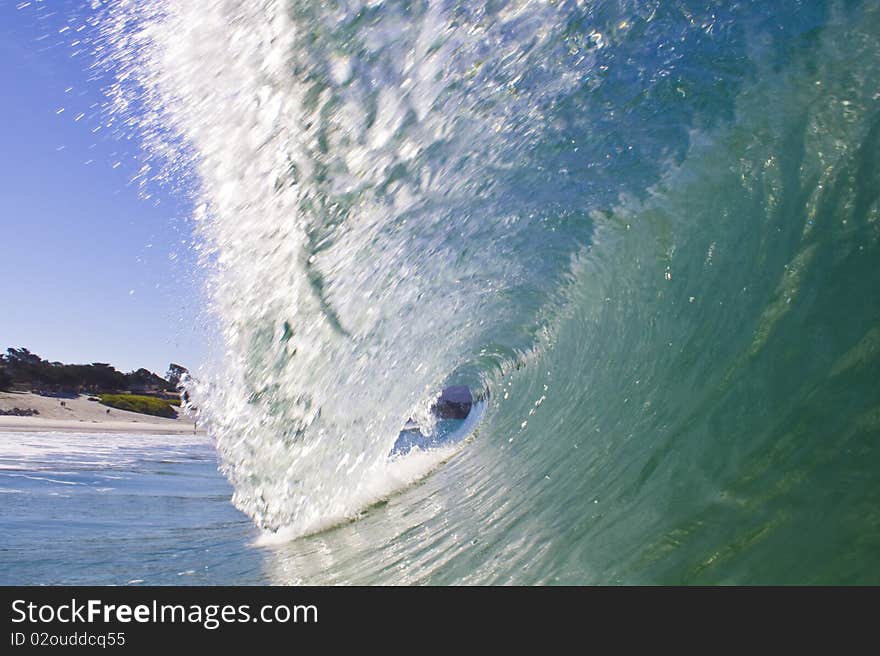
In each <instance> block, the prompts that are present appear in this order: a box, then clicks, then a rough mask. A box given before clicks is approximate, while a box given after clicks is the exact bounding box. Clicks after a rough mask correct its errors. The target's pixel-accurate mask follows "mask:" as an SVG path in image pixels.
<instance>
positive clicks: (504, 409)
mask: <svg viewBox="0 0 880 656" xmlns="http://www.w3.org/2000/svg"><path fill="white" fill-rule="evenodd" d="M101 12H102V13H101V22H100V25H101V29H102V33H103V35H104V41H103V42H102V54H103V55H104V56H105V60H106V65H107V67H108V70H110V71H111V72H113V74H114V75H115V76H116V79H117V84H115V85H113V86H112V88H110V89H109V91H110V94H111V98H110V107H111V111H113V112H116V115H117V116H118V117H119V119H120V121H119V122H120V123H125V124H126V125H130V126H131V129H132V131H133V132H136V133H137V135H138V136H139V138H141V139H142V140H143V141H144V142H145V144H146V153H145V168H144V176H143V179H144V181H145V182H144V184H152V183H153V182H155V181H158V182H170V183H172V184H176V185H180V186H181V187H182V188H185V189H188V190H189V192H190V193H192V194H193V197H194V199H195V203H196V206H197V209H196V212H195V215H194V217H193V221H194V224H195V226H196V231H197V234H198V239H199V243H200V252H201V255H202V266H203V275H204V276H205V278H206V283H205V284H206V293H207V296H208V298H209V302H208V307H207V308H206V311H207V312H208V313H209V314H210V316H211V317H212V318H213V320H214V321H216V323H217V325H219V326H220V329H221V340H220V341H221V344H220V345H219V347H218V349H217V356H216V357H215V358H214V359H213V361H212V362H211V363H208V364H206V365H205V367H203V368H202V370H201V371H199V372H198V373H197V374H196V376H195V380H193V381H191V383H190V391H191V393H192V398H193V399H194V401H195V403H196V405H197V406H198V408H199V412H200V414H201V421H202V422H203V423H204V425H206V426H208V427H209V432H210V434H211V436H212V440H213V441H214V443H215V444H216V451H217V454H218V457H219V463H220V468H221V471H222V472H223V474H224V475H225V477H226V479H227V480H228V481H229V483H230V485H231V488H229V489H227V488H225V487H223V486H224V484H223V483H222V480H221V479H218V478H212V477H210V476H208V475H207V473H206V476H205V479H204V482H203V484H204V486H205V489H211V490H216V491H217V495H218V497H220V496H222V495H223V494H226V492H223V493H222V494H221V492H220V491H221V490H226V491H228V492H230V493H231V500H232V504H233V505H234V506H235V508H237V509H238V511H240V513H241V514H236V513H237V512H238V511H232V510H231V507H230V506H228V505H227V504H225V503H223V502H221V501H220V500H219V499H218V501H217V505H216V506H212V505H211V503H208V502H205V501H204V500H202V501H200V502H199V503H198V504H196V505H195V506H194V513H195V514H194V515H193V516H192V517H191V518H187V519H183V518H182V517H183V516H182V515H177V514H174V513H173V512H169V513H166V514H164V515H163V516H162V517H164V518H166V519H167V522H168V523H169V525H172V526H176V525H179V524H192V527H193V528H192V530H193V531H195V533H193V535H192V540H193V544H198V539H201V538H198V536H201V535H204V534H202V533H199V531H201V530H208V529H205V527H207V526H214V527H216V526H218V525H222V526H224V528H222V529H218V531H217V533H216V536H217V538H216V539H218V540H220V541H224V544H225V545H226V546H225V547H224V553H225V555H226V557H225V558H223V559H222V560H223V565H222V566H220V565H219V564H215V565H213V567H214V568H215V569H212V565H211V564H210V563H209V558H208V557H207V556H204V557H203V556H202V555H200V554H196V553H193V552H187V553H188V554H189V555H188V557H187V558H188V560H189V561H190V564H188V565H187V566H186V567H183V566H181V567H180V568H179V571H185V570H186V569H192V570H194V571H197V572H201V571H202V569H203V567H204V565H208V566H209V569H208V570H207V572H208V574H205V575H204V576H207V577H209V578H210V577H214V578H212V579H211V580H213V581H216V582H237V581H239V580H241V578H239V577H240V576H241V577H242V578H243V579H245V580H250V579H249V577H255V578H259V579H260V580H269V581H272V582H279V583H368V584H370V583H403V584H408V583H430V584H457V583H464V584H468V583H487V584H501V583H515V584H552V583H569V584H571V583H582V584H590V583H623V584H629V583H674V584H732V583H737V584H745V583H773V584H789V583H878V582H880V477H878V472H880V450H878V449H880V386H878V375H880V321H878V319H880V267H878V266H877V265H878V262H880V259H878V256H880V244H878V241H880V202H878V195H880V167H878V164H880V161H878V158H880V7H878V5H877V4H876V3H874V2H859V1H856V0H841V1H831V0H829V1H828V2H825V1H819V0H816V1H806V0H803V1H800V2H796V1H792V2H784V3H767V2H736V3H730V2H708V1H707V0H702V1H700V2H697V1H686V0H679V1H665V0H641V1H638V2H635V1H632V2H630V1H626V0H618V1H616V2H615V1H608V2H598V1H597V2H589V1H580V2H566V1H559V2H524V1H504V0H499V1H497V2H488V3H467V2H452V1H446V2H442V1H441V2H428V1H425V2H377V1H374V2H345V1H339V2H332V3H316V2H306V1H304V2H295V3H294V2H282V1H271V0H266V1H261V2H236V3H229V2H220V1H216V0H208V1H206V2H200V3H191V2H183V1H182V0H181V1H179V2H178V1H175V0H165V1H161V0H156V1H153V2H143V1H142V0H139V1H134V0H131V1H126V0H120V1H119V2H116V3H110V5H109V6H107V7H104V8H103V9H101ZM448 384H468V385H470V386H471V387H472V388H474V389H478V390H485V391H486V393H487V395H488V397H487V398H488V403H487V406H488V407H487V409H486V411H485V415H484V417H483V418H482V420H481V421H480V423H479V425H478V426H477V427H476V430H475V432H474V434H473V435H472V436H471V437H470V438H469V439H468V440H466V441H465V442H463V443H462V444H460V445H459V446H457V447H456V448H454V449H448V450H445V451H443V452H428V453H415V454H412V457H409V456H407V457H406V458H400V459H389V458H388V454H389V452H390V451H391V448H392V446H393V444H394V442H395V440H396V438H397V435H398V432H399V430H400V428H401V426H403V425H404V423H405V422H406V421H407V419H408V418H410V417H413V418H416V419H418V420H420V421H421V422H422V424H423V425H425V426H427V427H428V429H429V428H430V413H429V412H428V408H429V406H430V404H431V401H432V399H433V397H434V395H435V394H436V393H437V392H438V391H439V390H440V389H442V387H443V386H444V385H448ZM199 466H203V467H204V471H205V472H207V471H208V470H209V469H210V466H209V465H208V461H207V460H206V461H205V462H204V463H203V465H199ZM197 468H198V467H197ZM186 480H188V479H187V477H184V478H172V477H169V478H168V479H167V481H168V485H169V486H170V487H169V489H173V488H174V485H175V484H177V483H180V484H182V485H185V486H189V485H190V484H191V483H192V481H190V482H189V483H186V482H185V481H186ZM195 487H196V489H201V488H198V486H195ZM197 494H201V492H198V493H197ZM13 496H14V495H13ZM108 498H111V499H113V498H116V497H112V496H111V497H108ZM202 505H203V506H204V507H203V510H204V512H205V515H202V514H201V511H200V510H199V509H198V506H202ZM208 508H214V510H213V511H209V510H208ZM214 512H216V513H217V514H216V516H215V515H213V513H214ZM221 516H222V517H223V518H224V519H222V520H221V519H220V517H221ZM153 517H154V519H155V521H156V522H157V523H158V524H157V526H158V525H160V524H161V522H162V517H159V516H158V515H154V516H153ZM243 517H247V518H248V519H247V521H244V520H243V519H242V518H243ZM227 521H228V522H229V524H225V523H224V522H227ZM199 527H202V528H199ZM154 528H155V527H154ZM46 530H47V531H50V532H51V529H49V528H47V529H46ZM180 530H181V540H182V541H185V540H186V539H187V537H186V535H187V531H188V530H190V529H189V527H187V526H180ZM56 533H57V535H59V536H63V535H64V531H63V530H58V531H57V532H56ZM4 539H5V540H9V539H10V538H4ZM15 539H18V538H15ZM62 551H63V549H62ZM70 553H71V554H72V553H73V552H72V550H71V552H70ZM114 553H116V552H114ZM69 557H70V558H74V556H73V555H70V556H69ZM118 557H119V558H122V556H118ZM144 557H145V556H144ZM58 558H59V561H63V559H64V556H63V555H59V556H58ZM201 558H204V562H201V563H199V562H196V561H199V560H200V559H201ZM111 560H112V559H111V558H110V557H109V556H108V562H110V561H111ZM135 560H137V559H133V560H131V561H130V562H131V563H134V562H135ZM255 561H256V562H257V564H254V562H255ZM77 562H78V561H77ZM115 562H125V561H124V560H119V561H115ZM211 562H213V561H211ZM108 566H109V565H108ZM200 566H201V567H202V569H200ZM123 569H125V570H127V569H128V568H127V567H126V566H123ZM172 569H174V568H173V567H172ZM131 571H132V573H131V574H130V575H129V574H125V575H123V576H120V577H118V578H119V579H120V580H121V579H122V578H126V577H128V578H129V579H135V578H139V577H140V578H143V577H141V575H140V574H139V573H138V571H140V570H139V569H138V568H135V567H132V568H131ZM163 571H164V570H163ZM167 571H171V570H167ZM211 572H213V574H212V573H211ZM240 572H246V574H243V575H242V574H240ZM175 574H176V573H175ZM47 578H51V577H47ZM180 578H181V579H184V578H186V577H180Z"/></svg>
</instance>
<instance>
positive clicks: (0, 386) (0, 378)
mask: <svg viewBox="0 0 880 656" xmlns="http://www.w3.org/2000/svg"><path fill="white" fill-rule="evenodd" d="M10 387H12V376H10V375H9V374H8V373H6V369H0V390H8V389H9V388H10Z"/></svg>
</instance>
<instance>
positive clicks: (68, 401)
mask: <svg viewBox="0 0 880 656" xmlns="http://www.w3.org/2000/svg"><path fill="white" fill-rule="evenodd" d="M62 403H63V405H62ZM13 408H21V409H22V410H24V409H31V410H36V411H37V412H39V415H37V416H33V417H15V416H0V431H16V432H21V431H28V432H31V431H77V432H101V433H107V432H112V433H188V434H192V433H193V432H196V426H195V424H194V422H193V419H192V418H191V417H189V416H187V414H186V413H184V412H181V413H180V415H179V416H178V418H177V419H165V418H163V417H152V416H150V415H144V414H140V413H137V412H127V411H125V410H117V409H116V408H108V407H107V406H105V405H101V404H100V403H98V402H97V401H89V397H88V396H86V395H80V396H78V397H75V398H63V397H62V398H59V397H52V396H40V395H38V394H33V393H30V392H0V410H7V411H8V410H12V409H13ZM108 410H109V412H108ZM198 432H201V430H200V429H199V430H198Z"/></svg>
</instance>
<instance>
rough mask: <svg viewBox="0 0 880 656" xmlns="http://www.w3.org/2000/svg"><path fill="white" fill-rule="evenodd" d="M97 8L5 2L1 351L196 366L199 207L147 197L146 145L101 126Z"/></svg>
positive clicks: (160, 193) (76, 2)
mask: <svg viewBox="0 0 880 656" xmlns="http://www.w3.org/2000/svg"><path fill="white" fill-rule="evenodd" d="M90 11H91V10H89V9H88V6H87V5H85V3H83V2H82V1H81V0H52V2H39V1H33V2H26V1H22V2H12V1H10V2H3V3H0V89H3V96H4V100H3V102H0V144H2V154H0V290H2V291H0V294H2V301H0V347H2V348H3V349H5V348H6V347H7V346H25V347H28V348H30V349H31V350H32V351H34V352H36V353H38V354H40V355H41V356H43V357H45V358H48V359H50V360H61V361H64V362H93V361H101V362H109V363H111V364H113V365H115V366H116V367H117V368H119V369H121V370H124V371H128V370H131V369H135V368H138V367H147V368H148V369H151V370H154V371H157V372H159V373H163V372H164V371H165V369H166V368H167V365H168V363H169V362H172V361H174V362H179V363H181V364H184V365H186V366H189V367H191V368H192V367H196V366H197V365H198V364H199V363H200V362H201V360H202V359H203V358H204V357H205V353H206V352H207V347H206V346H205V343H206V342H207V341H208V340H209V339H210V334H209V333H210V330H209V329H208V328H207V327H205V326H204V325H202V322H201V321H199V318H198V313H199V309H200V308H199V300H198V299H199V296H198V294H199V292H198V290H199V289H200V281H199V273H198V267H197V266H196V262H195V256H194V254H193V253H192V250H191V249H190V248H189V247H188V244H189V242H190V240H191V234H190V225H189V222H188V216H189V214H190V210H191V206H190V203H189V201H188V199H187V198H186V197H185V195H184V194H183V193H177V194H175V193H173V192H171V191H170V190H168V189H164V190H163V189H151V190H150V191H151V192H152V194H153V196H152V198H151V199H150V200H143V199H142V198H140V197H139V195H138V188H137V185H135V184H132V183H131V180H132V179H133V178H134V176H135V173H136V172H137V170H138V169H139V168H140V166H141V165H142V161H141V160H140V159H139V158H140V157H141V155H140V151H139V146H138V142H137V138H136V135H129V137H128V138H125V137H119V136H113V135H112V134H111V131H110V130H107V129H106V126H104V125H102V120H103V121H105V122H106V116H103V118H102V112H100V107H101V106H102V105H103V104H104V103H105V96H104V95H103V92H102V87H103V86H104V85H106V84H107V83H108V82H109V80H108V79H103V80H101V79H91V78H94V72H93V71H90V70H89V66H90V65H91V64H92V60H91V58H90V55H89V53H88V46H87V45H85V44H84V43H82V42H87V41H88V39H89V38H91V37H93V36H95V29H94V28H93V27H91V26H88V25H86V23H85V21H84V18H85V17H87V16H88V15H89V14H90ZM83 25H85V27H83V28H82V29H81V30H80V31H79V32H77V31H76V30H77V28H79V27H80V26H83ZM65 27H67V29H65ZM76 41H81V43H79V44H77V43H75V42H76ZM77 51H80V52H78V54H77ZM62 108H63V111H60V110H62ZM80 114H82V115H83V116H82V117H81V118H79V120H77V117H79V116H80ZM185 182H186V181H184V183H185Z"/></svg>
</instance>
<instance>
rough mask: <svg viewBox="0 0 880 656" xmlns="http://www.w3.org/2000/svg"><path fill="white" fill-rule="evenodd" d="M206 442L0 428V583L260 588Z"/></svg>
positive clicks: (254, 556) (254, 559)
mask: <svg viewBox="0 0 880 656" xmlns="http://www.w3.org/2000/svg"><path fill="white" fill-rule="evenodd" d="M230 495H231V489H230V487H229V484H228V483H227V481H226V479H225V478H223V476H222V475H221V474H219V473H218V471H217V458H216V454H215V451H214V448H213V446H212V445H211V444H210V442H209V441H208V440H207V439H206V438H199V437H189V436H180V435H169V436H163V435H146V436H144V435H115V434H110V433H101V434H98V433H94V434H84V433H83V434H80V433H0V584H7V585H11V584H22V585H43V584H63V585H76V584H79V585H95V584H100V585H125V584H137V583H144V584H154V585H159V584H177V585H183V584H187V585H188V584H219V583H229V584H235V583H237V584H245V583H260V582H265V580H266V579H265V576H264V575H263V573H262V572H263V568H262V562H263V558H262V556H261V554H260V552H259V550H258V549H255V548H253V547H250V546H248V545H249V544H251V543H252V542H253V540H254V538H255V536H256V531H255V529H254V528H253V524H252V523H251V521H250V520H249V519H248V518H247V517H245V516H244V515H242V514H241V513H240V512H238V511H237V510H235V508H234V507H233V506H232V504H231V503H230V502H229V497H230Z"/></svg>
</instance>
